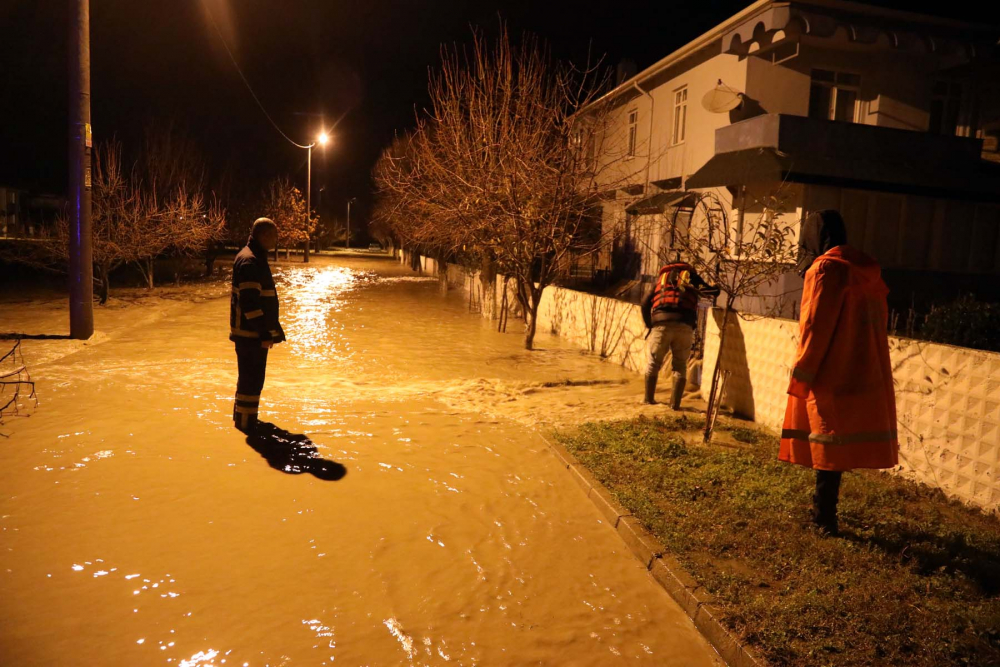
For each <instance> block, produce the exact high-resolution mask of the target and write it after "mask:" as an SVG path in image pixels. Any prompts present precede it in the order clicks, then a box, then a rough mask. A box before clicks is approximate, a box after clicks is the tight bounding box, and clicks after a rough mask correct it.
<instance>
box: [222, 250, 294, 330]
mask: <svg viewBox="0 0 1000 667" xmlns="http://www.w3.org/2000/svg"><path fill="white" fill-rule="evenodd" d="M229 340H232V341H241V340H242V341H246V340H260V341H271V342H272V343H280V342H282V341H283V340H285V332H284V331H282V330H281V324H280V323H279V322H278V292H277V291H276V290H275V287H274V278H272V277H271V267H270V266H268V264H267V251H266V250H264V248H263V246H261V245H260V244H259V243H257V241H255V240H254V239H253V238H251V239H250V240H249V241H248V242H247V244H246V246H245V247H244V248H243V249H242V250H240V252H239V254H237V255H236V261H234V262H233V294H232V297H231V299H230V302H229Z"/></svg>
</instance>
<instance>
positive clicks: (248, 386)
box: [233, 340, 267, 431]
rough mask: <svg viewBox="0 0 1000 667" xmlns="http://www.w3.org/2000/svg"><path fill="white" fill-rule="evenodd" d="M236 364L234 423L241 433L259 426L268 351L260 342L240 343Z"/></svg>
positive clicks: (237, 346)
mask: <svg viewBox="0 0 1000 667" xmlns="http://www.w3.org/2000/svg"><path fill="white" fill-rule="evenodd" d="M236 363H237V366H238V367H239V373H240V374H239V379H237V380H236V403H235V405H234V406H233V421H234V422H235V423H236V428H238V429H240V430H241V431H245V430H248V429H250V428H253V427H254V426H255V425H256V424H257V411H258V410H259V409H260V392H261V391H262V390H263V389H264V373H265V371H266V370H267V349H266V348H263V347H261V346H260V341H257V340H250V341H246V342H243V341H239V342H237V343H236Z"/></svg>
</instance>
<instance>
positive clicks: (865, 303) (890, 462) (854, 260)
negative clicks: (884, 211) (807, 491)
mask: <svg viewBox="0 0 1000 667" xmlns="http://www.w3.org/2000/svg"><path fill="white" fill-rule="evenodd" d="M798 269H799V272H800V273H802V274H804V276H805V286H804V288H803V290H802V314H801V317H800V320H799V346H798V351H797V353H796V355H795V365H794V367H793V369H792V377H791V382H790V383H789V386H788V407H787V409H786V411H785V422H784V426H783V427H782V432H781V448H780V451H779V454H778V458H779V460H781V461H787V462H788V463H797V464H799V465H803V466H807V467H809V468H813V469H815V470H816V493H815V495H814V496H813V516H812V519H813V522H814V523H815V524H816V525H817V526H818V527H819V528H820V529H821V530H822V531H823V532H825V533H827V534H830V535H836V534H837V500H838V498H839V495H840V479H841V476H842V473H843V471H845V470H853V469H855V468H891V467H893V466H895V465H896V463H897V462H898V453H899V441H898V439H897V435H896V396H895V391H894V389H893V381H892V365H891V363H890V361H889V339H888V331H887V329H888V307H887V305H886V295H887V294H888V293H889V290H888V288H887V287H886V286H885V283H884V282H883V281H882V272H881V269H880V268H879V265H878V262H876V261H875V260H874V259H872V258H871V257H869V256H868V255H866V254H865V253H863V252H861V251H860V250H858V249H857V248H854V247H852V246H850V245H847V229H846V227H845V226H844V221H843V219H842V218H841V216H840V214H839V213H838V212H837V211H832V210H828V211H819V212H817V213H813V214H812V215H810V216H809V217H808V218H806V220H805V221H803V223H802V231H801V236H800V240H799V261H798Z"/></svg>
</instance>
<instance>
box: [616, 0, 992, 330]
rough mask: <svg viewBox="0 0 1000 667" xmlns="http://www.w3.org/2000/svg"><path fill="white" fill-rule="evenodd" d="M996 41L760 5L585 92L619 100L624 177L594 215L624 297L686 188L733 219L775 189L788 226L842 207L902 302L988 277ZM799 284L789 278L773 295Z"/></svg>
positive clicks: (672, 224)
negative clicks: (603, 87) (620, 274)
mask: <svg viewBox="0 0 1000 667" xmlns="http://www.w3.org/2000/svg"><path fill="white" fill-rule="evenodd" d="M998 40H1000V29H998V28H996V27H991V26H983V25H979V24H970V23H960V22H956V21H950V20H945V19H939V18H934V17H929V16H921V15H916V14H910V13H905V12H898V11H891V10H886V9H880V8H875V7H870V6H867V5H861V4H856V3H851V2H841V1H839V0H791V1H785V2H778V1H776V0H761V1H760V2H757V3H755V4H753V5H752V6H750V7H748V8H747V9H745V10H744V11H742V12H740V13H738V14H736V15H735V16H732V17H730V18H729V19H727V20H726V21H725V22H723V23H722V24H720V25H719V26H717V27H715V28H714V29H712V30H711V31H709V32H707V33H705V34H704V35H701V36H700V37H698V38H697V39H695V40H694V41H692V42H690V43H689V44H687V45H686V46H684V47H682V48H681V49H679V50H677V51H675V52H674V53H671V54H670V55H668V56H666V57H665V58H663V59H662V60H660V61H659V62H658V63H656V64H654V65H653V66H652V67H649V68H647V69H645V70H644V71H642V72H639V73H638V74H637V75H635V76H633V77H631V78H629V79H627V80H624V81H623V82H621V83H620V84H619V85H618V86H617V87H616V88H615V89H614V90H613V91H611V92H610V93H609V94H608V95H606V96H605V97H604V98H602V99H601V100H600V101H599V102H598V103H601V104H612V105H614V107H615V109H616V111H615V114H614V120H613V123H612V125H611V127H610V129H609V132H610V133H612V134H614V135H615V136H616V137H617V138H618V142H619V144H620V147H621V152H622V153H624V154H625V155H626V159H625V160H624V161H623V164H624V165H625V166H624V167H623V168H625V169H627V170H630V172H631V175H630V180H629V183H630V184H631V185H630V186H628V187H619V188H617V189H616V191H615V192H612V193H609V195H608V198H607V200H606V202H605V204H604V207H603V213H602V216H603V217H602V225H603V228H604V229H605V231H608V230H609V229H615V230H617V231H618V233H619V238H620V239H624V241H623V242H622V243H624V244H625V245H626V246H628V248H630V249H631V250H632V252H633V253H634V261H633V263H632V266H631V267H629V269H628V272H630V273H631V275H629V276H628V277H631V278H633V279H635V280H636V281H638V284H637V285H636V287H635V289H634V290H633V296H634V295H635V294H638V293H639V292H641V291H642V289H644V287H645V283H648V281H650V280H651V279H652V277H653V276H654V275H655V274H656V270H657V268H658V266H659V265H660V263H661V262H662V261H663V259H664V258H665V257H667V256H669V255H670V252H669V251H670V248H671V246H672V245H673V244H672V239H673V238H674V235H676V234H678V233H686V230H687V229H688V227H687V225H688V223H689V222H690V221H691V220H690V217H691V211H690V208H689V207H688V206H687V202H688V201H689V198H688V199H686V198H685V195H686V194H690V192H691V191H704V190H714V191H716V192H717V193H720V194H721V195H722V198H723V200H724V202H725V205H726V206H727V207H728V208H729V211H728V213H730V218H731V220H733V221H735V220H737V219H738V217H739V216H738V210H739V208H740V206H741V204H742V203H743V202H746V203H745V212H746V214H747V215H750V214H752V212H753V209H754V207H757V210H758V211H759V210H760V208H759V206H760V205H759V202H760V201H761V200H763V199H764V198H765V197H766V196H767V195H768V194H769V193H771V192H774V191H776V190H778V189H779V188H780V189H781V191H782V198H783V199H784V201H785V202H786V207H785V209H784V210H785V211H786V215H787V216H788V219H789V221H790V222H792V223H793V224H794V223H795V222H797V221H798V220H801V219H802V218H803V217H804V216H806V215H808V214H809V213H810V212H812V211H815V210H818V209H822V208H830V207H833V208H839V209H840V210H841V211H842V212H843V213H844V217H845V219H846V221H847V223H848V226H849V232H850V236H851V243H852V244H854V245H857V246H858V247H860V248H862V249H864V250H865V251H867V252H869V253H870V254H872V255H874V256H875V257H876V258H877V259H878V260H879V261H880V262H881V264H882V266H883V267H884V268H885V269H886V277H887V280H888V281H889V282H890V287H891V288H893V289H894V292H895V296H896V297H897V298H899V299H903V298H905V293H906V292H907V290H909V291H910V292H911V293H915V292H917V291H921V292H922V293H923V294H924V295H925V296H926V295H927V294H928V290H930V291H931V292H933V291H934V290H935V289H938V287H939V286H940V285H941V284H942V282H946V283H947V284H948V285H949V286H951V287H952V288H961V287H962V286H967V287H968V288H969V290H970V291H972V290H973V288H976V289H978V288H982V287H984V286H985V285H986V283H987V282H988V283H989V284H991V285H994V286H995V284H996V283H997V282H998V281H996V279H995V277H996V276H997V274H998V273H1000V165H998V164H996V163H997V162H998V161H1000V153H998V145H997V144H998V136H1000V64H998V63H1000V61H998V48H997V43H998ZM712 91H716V92H714V93H713V92H712ZM737 105H738V106H737ZM731 107H732V108H731ZM744 197H745V199H744ZM619 245H621V243H620V244H619ZM613 258H614V260H615V261H618V260H619V259H620V257H616V256H615V253H614V252H610V251H609V252H608V253H606V254H605V255H604V256H603V257H602V258H601V259H600V260H599V262H600V263H602V264H603V267H602V268H604V269H605V270H609V271H610V270H611V268H612V266H611V264H612V261H613ZM987 276H992V278H990V280H989V281H984V280H983V278H984V277H987ZM942 278H947V280H945V281H942ZM800 286H801V281H800V280H799V279H798V277H797V276H795V275H794V274H792V273H789V274H788V275H787V277H786V278H784V279H783V280H782V281H780V284H778V285H775V286H773V288H774V292H773V293H774V294H786V293H794V291H795V290H796V289H798V288H799V287H800ZM795 299H797V297H795V298H789V299H787V300H786V301H787V304H786V305H787V307H786V308H785V309H784V314H786V315H792V314H793V313H792V311H793V310H794V304H795ZM742 307H744V308H753V307H754V305H753V304H742Z"/></svg>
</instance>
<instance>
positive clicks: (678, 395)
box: [670, 373, 686, 410]
mask: <svg viewBox="0 0 1000 667" xmlns="http://www.w3.org/2000/svg"><path fill="white" fill-rule="evenodd" d="M685 384H686V379H685V378H684V376H683V375H681V374H680V373H674V386H673V392H672V393H671V394H670V407H671V409H673V410H680V409H681V399H682V398H683V397H684V386H685Z"/></svg>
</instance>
